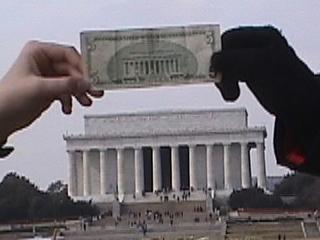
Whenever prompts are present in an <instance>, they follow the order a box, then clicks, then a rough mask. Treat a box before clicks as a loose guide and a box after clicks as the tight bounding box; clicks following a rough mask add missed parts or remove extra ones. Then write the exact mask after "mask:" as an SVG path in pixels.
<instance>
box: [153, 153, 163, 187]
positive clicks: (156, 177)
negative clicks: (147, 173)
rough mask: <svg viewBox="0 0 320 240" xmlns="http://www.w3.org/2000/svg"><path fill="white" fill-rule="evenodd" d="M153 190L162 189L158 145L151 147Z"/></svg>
mask: <svg viewBox="0 0 320 240" xmlns="http://www.w3.org/2000/svg"><path fill="white" fill-rule="evenodd" d="M152 170H153V171H152V172H153V174H152V175H153V192H155V191H161V190H162V183H161V157H160V147H152Z"/></svg>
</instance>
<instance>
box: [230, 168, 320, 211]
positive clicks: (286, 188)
mask: <svg viewBox="0 0 320 240" xmlns="http://www.w3.org/2000/svg"><path fill="white" fill-rule="evenodd" d="M286 197H291V198H292V201H290V202H286V201H284V199H285V198H286ZM229 206H230V207H231V208H233V209H236V208H287V209H312V210H314V209H320V178H319V177H317V176H312V175H308V174H303V173H298V172H295V173H292V174H288V175H286V176H285V177H284V179H283V180H282V181H281V182H280V183H279V184H278V185H276V187H275V191H274V192H273V193H271V194H270V193H265V192H264V191H263V190H262V189H259V188H256V187H253V188H249V189H242V190H239V191H234V192H233V193H232V194H231V196H230V198H229Z"/></svg>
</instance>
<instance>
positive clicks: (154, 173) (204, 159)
mask: <svg viewBox="0 0 320 240" xmlns="http://www.w3.org/2000/svg"><path fill="white" fill-rule="evenodd" d="M265 137H266V130H265V128H264V127H248V124H247V112H246V110H245V109H243V108H240V109H219V110H217V109H209V110H190V111H188V110H182V111H178V110H177V111H159V112H137V113H123V114H108V115H90V116H85V132H84V134H83V135H66V136H64V139H65V140H66V144H67V152H68V156H69V184H68V186H69V189H68V190H69V195H70V196H72V197H74V198H76V199H96V200H97V201H98V200H99V199H100V200H101V199H104V200H106V201H107V199H109V200H110V199H112V197H114V196H118V197H119V196H121V199H122V200H124V201H125V200H126V198H127V199H128V198H131V199H137V200H138V199H140V200H141V199H144V198H145V199H146V197H145V196H147V195H148V196H150V194H151V195H152V194H153V193H154V192H156V191H163V190H166V192H171V193H172V192H174V193H177V194H179V193H180V192H181V191H183V190H191V192H195V193H196V192H206V191H204V190H208V189H209V190H210V189H211V190H214V191H229V192H230V191H232V190H233V189H240V188H248V187H250V186H251V159H250V154H249V152H250V150H251V149H255V152H256V153H255V157H254V159H252V161H258V162H257V164H256V165H257V166H258V170H257V174H258V175H257V178H258V187H261V188H263V189H265V188H266V168H265V157H264V156H265V155H264V139H265Z"/></svg>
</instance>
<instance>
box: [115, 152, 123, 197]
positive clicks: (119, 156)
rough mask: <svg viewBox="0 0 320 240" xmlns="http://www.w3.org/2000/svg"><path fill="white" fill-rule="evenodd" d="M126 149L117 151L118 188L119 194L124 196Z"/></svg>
mask: <svg viewBox="0 0 320 240" xmlns="http://www.w3.org/2000/svg"><path fill="white" fill-rule="evenodd" d="M124 177H125V172H124V149H121V148H118V149H117V186H118V194H119V195H123V194H124V193H125V186H124V185H125V183H124Z"/></svg>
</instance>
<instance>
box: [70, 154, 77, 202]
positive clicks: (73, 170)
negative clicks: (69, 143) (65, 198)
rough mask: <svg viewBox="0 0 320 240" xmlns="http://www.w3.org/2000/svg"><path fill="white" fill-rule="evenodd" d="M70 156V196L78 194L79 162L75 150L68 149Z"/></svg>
mask: <svg viewBox="0 0 320 240" xmlns="http://www.w3.org/2000/svg"><path fill="white" fill-rule="evenodd" d="M68 156H69V184H68V193H69V196H72V197H73V196H77V195H78V191H77V187H78V184H77V163H76V153H75V152H74V151H68Z"/></svg>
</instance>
